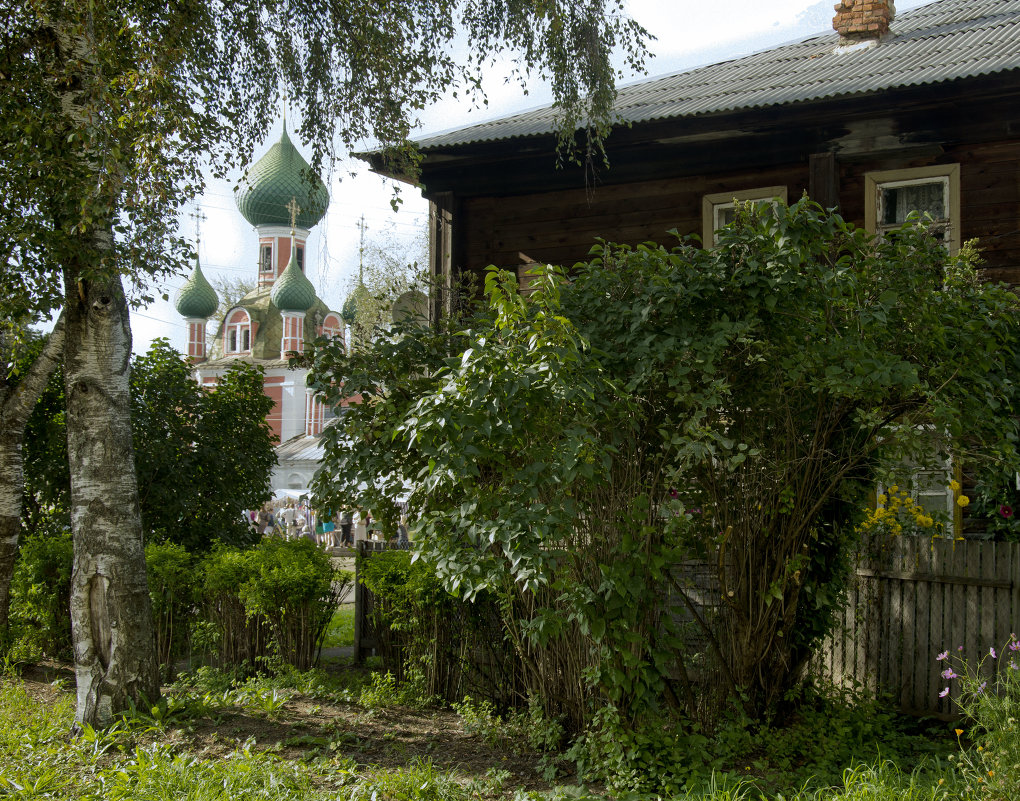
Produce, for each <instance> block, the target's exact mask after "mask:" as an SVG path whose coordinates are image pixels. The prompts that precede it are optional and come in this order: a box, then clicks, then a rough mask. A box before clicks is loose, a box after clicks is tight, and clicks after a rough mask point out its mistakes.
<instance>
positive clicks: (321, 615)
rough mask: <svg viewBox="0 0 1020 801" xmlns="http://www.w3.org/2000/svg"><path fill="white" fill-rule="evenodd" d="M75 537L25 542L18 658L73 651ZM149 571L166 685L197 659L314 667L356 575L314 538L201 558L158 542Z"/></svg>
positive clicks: (15, 631)
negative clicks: (71, 604) (338, 565)
mask: <svg viewBox="0 0 1020 801" xmlns="http://www.w3.org/2000/svg"><path fill="white" fill-rule="evenodd" d="M70 540H71V538H70V532H69V531H67V530H66V529H65V530H63V531H53V532H40V533H39V534H37V535H36V536H33V537H30V538H28V539H27V540H26V541H25V543H24V545H23V546H22V552H21V555H20V558H19V560H18V563H17V567H16V570H15V580H14V585H13V592H12V612H13V615H12V636H13V642H12V644H11V647H10V649H9V650H8V652H7V654H6V657H7V659H8V660H9V662H10V663H13V664H25V663H31V662H35V661H37V660H39V659H40V658H42V657H45V656H50V657H56V658H61V659H66V658H69V656H70V647H71V639H70V617H69V612H68V593H69V586H70V574H71V560H72V548H71V541H70ZM146 567H147V571H148V575H149V590H150V595H151V599H152V608H153V623H154V629H155V633H156V645H157V653H158V654H159V659H160V664H161V666H162V671H163V677H164V680H166V681H169V680H172V678H173V676H174V674H175V670H176V667H175V666H176V665H177V663H179V662H181V661H182V660H189V659H190V660H191V661H194V662H196V663H200V662H211V663H213V664H216V665H219V666H221V667H225V668H229V669H234V670H238V671H241V672H247V673H251V672H253V671H256V670H264V669H265V668H266V667H267V666H269V665H272V664H276V665H289V666H291V667H293V668H296V669H298V670H307V669H309V668H310V667H312V665H313V664H314V663H315V661H316V657H317V654H318V651H319V648H320V647H321V646H322V644H323V641H324V638H325V635H326V630H327V627H328V626H329V624H330V621H331V620H332V619H333V616H334V613H335V612H336V610H337V607H338V606H339V599H340V598H341V597H342V596H343V595H344V593H345V592H346V591H347V589H348V587H349V586H350V585H351V582H352V581H353V578H354V577H353V575H352V574H351V573H348V572H346V571H342V570H338V569H337V568H335V567H334V566H333V564H332V563H331V561H330V559H329V557H328V556H327V555H326V554H325V552H323V551H322V550H320V549H318V548H316V547H315V546H314V545H313V544H312V543H311V542H308V541H307V540H297V541H294V542H283V541H281V540H276V539H265V540H263V541H262V542H261V543H260V544H259V545H258V546H257V547H255V548H251V549H247V550H244V549H238V548H228V547H226V546H220V547H218V548H216V549H214V550H213V551H212V552H210V553H208V554H206V555H204V556H201V557H200V556H196V555H194V554H192V553H190V552H188V551H187V550H186V549H185V548H184V547H183V546H181V545H174V544H172V543H157V544H152V545H149V546H148V548H146Z"/></svg>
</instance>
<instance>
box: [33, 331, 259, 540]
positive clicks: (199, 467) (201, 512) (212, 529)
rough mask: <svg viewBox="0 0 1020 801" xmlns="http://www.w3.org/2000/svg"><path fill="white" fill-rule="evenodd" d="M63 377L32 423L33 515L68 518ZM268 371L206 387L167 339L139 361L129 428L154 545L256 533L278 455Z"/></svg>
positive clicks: (241, 370) (233, 371)
mask: <svg viewBox="0 0 1020 801" xmlns="http://www.w3.org/2000/svg"><path fill="white" fill-rule="evenodd" d="M62 384H63V381H62V377H61V376H59V375H57V376H54V377H53V379H51V381H50V385H49V389H48V390H47V392H46V393H45V395H44V398H43V402H41V403H40V404H39V406H38V407H37V409H36V411H35V413H34V414H33V416H32V419H31V421H30V423H29V429H28V434H29V436H28V438H27V445H26V459H25V472H26V489H27V491H28V493H29V495H30V499H31V502H30V503H29V504H28V508H29V510H31V511H32V512H34V513H35V514H39V512H40V510H42V509H46V508H48V509H50V513H51V514H53V513H55V514H57V516H58V517H61V518H65V519H66V515H67V503H68V484H69V476H68V472H67V453H66V439H67V434H66V431H65V428H64V425H65V415H64V397H63V392H62V388H63V387H62ZM262 384H263V376H262V371H261V370H260V369H258V368H256V367H252V366H251V365H247V364H243V363H240V362H239V363H237V364H235V365H233V366H231V368H230V369H229V370H228V371H227V373H226V374H225V375H224V376H223V378H222V379H221V380H220V381H219V383H218V384H217V385H216V388H215V389H214V390H209V389H207V388H205V387H200V386H199V385H198V384H197V383H196V382H195V380H194V378H193V377H192V376H191V372H190V370H189V368H188V364H187V362H185V361H184V360H183V359H182V357H181V355H180V354H179V353H177V352H176V351H175V350H173V348H171V347H170V346H169V345H168V344H167V342H166V340H162V339H157V340H155V341H154V342H153V344H152V347H151V348H150V349H149V352H148V353H146V354H144V355H142V356H139V357H136V358H135V360H134V362H133V364H132V371H131V407H132V414H131V423H132V427H133V430H134V453H135V465H136V469H137V471H138V485H139V504H140V506H141V513H142V527H143V531H144V532H145V537H146V540H147V541H148V542H173V543H177V544H180V545H184V546H185V547H186V548H188V549H189V550H190V551H193V552H197V551H203V550H205V549H207V548H209V547H210V546H211V545H212V544H213V543H214V542H217V541H219V542H224V543H226V544H230V545H242V544H247V543H250V542H251V541H252V538H253V534H252V532H251V530H250V528H249V527H248V526H247V525H246V524H245V522H244V515H243V512H244V511H245V510H247V509H257V508H258V507H259V506H261V504H262V503H263V502H265V501H266V500H268V499H269V476H270V473H271V471H272V468H273V465H274V464H275V463H276V455H275V453H274V451H273V445H274V442H273V435H272V433H271V431H270V429H269V425H268V423H266V420H265V417H266V415H267V414H268V413H269V411H270V409H271V408H272V401H271V400H270V399H269V398H268V397H267V396H266V395H265V393H264V392H263V390H262Z"/></svg>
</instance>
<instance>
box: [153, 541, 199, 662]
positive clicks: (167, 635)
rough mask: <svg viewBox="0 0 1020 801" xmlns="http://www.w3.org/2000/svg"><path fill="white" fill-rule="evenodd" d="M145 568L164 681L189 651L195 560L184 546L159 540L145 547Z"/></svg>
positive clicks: (195, 598)
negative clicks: (159, 542) (158, 542)
mask: <svg viewBox="0 0 1020 801" xmlns="http://www.w3.org/2000/svg"><path fill="white" fill-rule="evenodd" d="M145 567H146V571H147V573H148V579H149V597H150V598H151V599H152V617H153V625H154V627H155V630H156V649H157V654H158V655H159V661H160V664H161V665H162V666H163V668H164V674H165V678H166V680H167V681H171V680H172V679H173V665H174V663H175V662H177V661H179V660H180V659H182V658H183V657H184V656H185V655H186V654H187V652H188V649H189V644H190V638H189V623H190V621H191V620H192V619H193V618H194V613H195V605H196V602H197V600H198V589H199V586H198V579H197V577H196V575H195V559H194V557H193V556H192V555H191V554H190V553H188V551H187V549H186V548H185V547H184V546H183V545H174V544H173V543H169V542H167V543H161V544H152V545H148V546H146V548H145Z"/></svg>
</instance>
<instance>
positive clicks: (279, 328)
mask: <svg viewBox="0 0 1020 801" xmlns="http://www.w3.org/2000/svg"><path fill="white" fill-rule="evenodd" d="M235 201H236V203H237V208H238V210H239V211H240V212H241V215H242V216H243V217H244V218H245V219H246V220H247V221H248V222H249V223H250V224H251V225H252V226H253V227H254V228H255V230H256V232H257V234H258V254H257V257H258V258H257V261H256V265H255V272H256V275H255V278H256V282H255V289H253V290H252V291H251V292H249V293H248V294H247V295H245V296H244V297H243V298H241V299H240V300H239V301H237V302H236V303H235V304H234V305H233V306H232V307H231V308H229V309H227V310H226V313H225V314H224V315H223V318H222V320H221V321H220V322H219V323H218V327H217V329H216V332H215V334H214V335H213V336H212V338H211V339H210V338H209V337H208V335H207V327H208V322H209V320H210V318H212V317H213V316H214V315H215V314H216V310H217V308H218V307H219V297H218V296H217V294H216V291H215V290H214V289H213V287H212V285H211V284H210V283H209V281H208V280H207V279H206V277H205V276H204V275H203V274H202V267H201V264H200V263H199V262H198V260H197V259H196V262H195V268H194V270H193V271H192V273H191V276H190V277H189V278H188V281H187V283H185V285H184V286H183V287H182V288H181V291H180V292H179V293H178V295H177V299H176V307H177V312H178V313H179V314H180V315H181V316H182V317H183V318H184V320H185V322H186V324H187V328H188V348H187V356H188V359H189V360H190V361H191V363H192V365H193V369H194V373H195V378H196V380H197V381H198V382H199V383H200V384H202V385H203V386H207V387H212V386H215V384H216V383H217V381H218V380H219V379H220V377H221V376H222V375H223V374H224V373H225V372H226V370H227V369H228V368H229V367H230V365H231V364H233V363H234V362H236V361H244V362H247V363H249V364H255V365H258V366H260V367H262V369H263V370H264V371H265V385H264V389H265V393H266V395H267V396H269V397H270V398H272V400H273V402H274V405H273V409H272V411H271V412H270V413H269V415H268V416H267V418H266V420H267V422H268V423H269V426H270V428H271V429H272V431H273V433H274V434H275V435H276V436H277V437H278V438H279V443H280V444H279V445H278V446H277V448H276V454H277V462H278V463H277V466H276V468H275V469H274V472H273V476H272V479H271V486H272V488H273V489H274V490H279V489H292V490H294V489H303V488H305V487H307V486H308V485H309V483H310V482H311V479H312V476H313V475H314V473H315V470H316V469H317V468H318V466H319V462H320V460H321V458H322V448H321V446H320V445H319V435H320V434H321V433H322V430H323V427H324V426H325V425H326V422H327V420H328V419H330V418H331V417H332V414H331V412H330V410H328V409H327V408H326V407H325V405H324V404H323V403H322V402H321V400H320V399H319V398H318V397H316V396H315V394H314V393H313V392H312V391H311V390H310V389H308V388H307V387H306V383H305V379H306V377H307V375H308V369H307V368H300V369H292V368H290V367H289V366H288V354H289V353H291V352H301V351H303V350H304V348H305V343H307V342H311V341H312V340H314V339H316V338H317V337H320V336H325V337H333V338H339V339H341V340H342V339H343V337H344V320H343V318H342V316H341V315H340V313H338V312H335V311H332V310H330V309H329V308H328V307H327V306H326V304H325V303H324V302H323V301H322V300H321V299H320V298H319V297H318V296H317V295H316V292H315V287H314V286H313V285H312V282H311V281H309V280H308V277H307V276H306V275H305V265H306V264H307V263H308V259H307V256H306V243H307V241H308V235H309V233H310V232H311V229H312V228H313V227H314V226H315V225H317V224H318V223H319V222H320V221H321V220H322V218H323V217H324V216H325V214H326V208H327V206H328V204H329V194H328V192H327V190H326V186H325V184H324V183H323V182H322V179H321V178H320V177H319V176H318V175H315V174H314V173H313V172H312V170H311V168H310V167H309V165H308V162H307V161H305V159H304V158H303V157H302V156H301V154H300V153H299V152H298V150H297V148H295V147H294V144H293V143H292V142H291V140H290V137H289V136H288V134H287V128H286V124H285V125H284V129H283V134H282V136H281V137H280V141H279V142H277V143H276V144H274V145H273V146H272V147H271V148H270V149H269V151H268V152H267V153H266V154H265V155H264V156H263V157H262V158H261V159H259V160H258V161H257V162H255V163H254V164H253V165H252V166H251V167H250V168H249V169H248V170H247V172H246V173H245V175H244V177H243V178H242V179H241V182H240V185H239V186H238V188H237V190H236V194H235Z"/></svg>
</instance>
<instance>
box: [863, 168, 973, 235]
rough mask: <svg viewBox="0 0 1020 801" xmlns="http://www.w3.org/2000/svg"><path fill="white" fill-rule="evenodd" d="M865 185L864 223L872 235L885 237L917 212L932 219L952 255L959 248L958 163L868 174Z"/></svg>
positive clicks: (865, 177)
mask: <svg viewBox="0 0 1020 801" xmlns="http://www.w3.org/2000/svg"><path fill="white" fill-rule="evenodd" d="M864 186H865V193H866V194H865V197H864V224H865V228H867V230H868V231H870V232H871V233H873V234H879V235H884V234H885V233H886V232H888V231H891V230H894V229H896V228H899V227H900V226H901V225H903V223H905V222H906V221H907V218H908V217H909V216H910V215H911V214H914V213H917V214H920V215H921V216H922V217H930V218H931V220H932V224H933V229H934V233H935V235H936V236H938V237H939V238H940V239H942V241H943V242H944V243H945V245H946V247H947V248H948V249H949V252H950V253H956V252H957V251H958V250H959V249H960V165H959V164H943V165H937V166H934V167H917V168H914V169H907V170H886V171H883V172H869V173H866V174H865V176H864Z"/></svg>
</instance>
